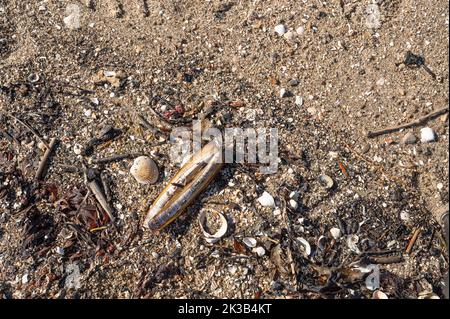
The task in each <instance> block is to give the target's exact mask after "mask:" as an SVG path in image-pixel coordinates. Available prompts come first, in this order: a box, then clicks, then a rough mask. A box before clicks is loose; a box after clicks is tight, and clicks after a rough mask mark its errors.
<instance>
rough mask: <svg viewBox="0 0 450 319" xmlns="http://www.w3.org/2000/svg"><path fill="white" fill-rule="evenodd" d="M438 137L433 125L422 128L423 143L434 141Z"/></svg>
mask: <svg viewBox="0 0 450 319" xmlns="http://www.w3.org/2000/svg"><path fill="white" fill-rule="evenodd" d="M435 139H436V133H435V132H434V130H433V129H432V128H431V127H424V128H422V129H421V130H420V141H421V142H422V143H428V142H433V141H434V140H435Z"/></svg>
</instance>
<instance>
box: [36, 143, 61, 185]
mask: <svg viewBox="0 0 450 319" xmlns="http://www.w3.org/2000/svg"><path fill="white" fill-rule="evenodd" d="M56 142H57V139H56V138H52V139H51V140H50V145H49V146H48V147H47V150H46V151H45V153H44V156H43V157H42V159H41V162H40V163H39V167H38V169H37V171H36V176H35V179H36V180H40V179H41V178H42V175H43V173H44V169H45V166H46V165H47V162H48V158H49V157H50V154H51V153H52V152H53V149H54V148H55V145H56Z"/></svg>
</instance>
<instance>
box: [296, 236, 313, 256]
mask: <svg viewBox="0 0 450 319" xmlns="http://www.w3.org/2000/svg"><path fill="white" fill-rule="evenodd" d="M297 241H298V242H299V243H300V244H301V245H302V246H303V247H304V248H305V255H306V256H309V255H311V245H310V244H309V243H308V241H307V240H306V239H305V238H302V237H297Z"/></svg>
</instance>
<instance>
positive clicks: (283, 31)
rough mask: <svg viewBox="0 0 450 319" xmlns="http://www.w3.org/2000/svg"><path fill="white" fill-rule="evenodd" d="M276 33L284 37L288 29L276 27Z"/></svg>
mask: <svg viewBox="0 0 450 319" xmlns="http://www.w3.org/2000/svg"><path fill="white" fill-rule="evenodd" d="M274 31H275V32H276V33H277V34H278V35H283V34H285V33H286V28H285V27H284V25H282V24H279V25H277V26H275V28H274Z"/></svg>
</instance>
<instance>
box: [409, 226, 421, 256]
mask: <svg viewBox="0 0 450 319" xmlns="http://www.w3.org/2000/svg"><path fill="white" fill-rule="evenodd" d="M420 232H421V229H420V227H419V228H417V229H416V230H415V231H414V233H413V236H412V237H411V239H410V240H409V243H408V246H407V247H406V251H405V252H406V253H407V254H410V253H411V251H412V249H413V246H414V243H415V242H416V241H417V238H418V237H419V234H420Z"/></svg>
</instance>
